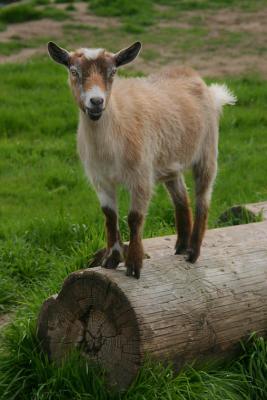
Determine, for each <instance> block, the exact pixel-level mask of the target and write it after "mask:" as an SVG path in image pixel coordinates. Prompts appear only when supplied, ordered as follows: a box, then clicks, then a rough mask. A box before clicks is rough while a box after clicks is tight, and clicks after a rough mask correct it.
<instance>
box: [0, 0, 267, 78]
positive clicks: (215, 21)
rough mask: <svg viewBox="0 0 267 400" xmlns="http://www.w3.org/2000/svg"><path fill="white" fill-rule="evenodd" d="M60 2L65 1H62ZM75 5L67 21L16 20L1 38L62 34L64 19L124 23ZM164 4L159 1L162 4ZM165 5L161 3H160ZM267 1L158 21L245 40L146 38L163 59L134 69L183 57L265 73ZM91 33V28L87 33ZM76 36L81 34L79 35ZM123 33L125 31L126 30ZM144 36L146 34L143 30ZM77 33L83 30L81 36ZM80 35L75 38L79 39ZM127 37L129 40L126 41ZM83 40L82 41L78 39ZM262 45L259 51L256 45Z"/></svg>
mask: <svg viewBox="0 0 267 400" xmlns="http://www.w3.org/2000/svg"><path fill="white" fill-rule="evenodd" d="M59 7H62V5H59ZM75 7H76V11H75V12H73V13H72V19H71V20H69V21H66V20H65V21H53V20H49V19H44V20H41V21H32V22H27V23H20V24H13V25H10V26H9V27H8V29H7V30H6V31H5V32H1V33H0V41H1V42H8V41H9V40H12V38H13V39H14V38H18V37H19V38H20V40H22V41H23V40H25V41H27V40H30V39H33V38H38V37H39V38H41V37H47V36H49V37H51V39H54V40H56V39H60V38H62V37H64V30H63V26H64V25H65V24H66V23H71V24H78V23H79V24H82V25H88V27H90V26H95V27H98V28H100V29H101V28H102V29H107V28H116V27H119V26H120V21H119V19H117V18H104V17H97V16H95V15H93V14H92V13H90V12H89V11H88V9H87V4H85V3H75ZM160 7H161V6H160ZM162 7H163V6H162ZM266 21H267V7H266V8H264V9H262V10H260V11H255V12H243V11H240V10H229V9H222V10H219V11H216V12H207V11H205V12H204V11H203V12H199V11H197V12H193V11H190V12H184V13H183V15H181V16H180V18H179V19H178V20H162V21H159V23H158V25H157V26H156V27H155V29H161V28H166V27H174V28H180V29H190V28H194V27H196V26H201V27H202V28H204V29H207V30H208V32H209V33H208V35H209V37H212V38H215V39H216V38H218V39H219V40H220V37H221V35H222V32H224V33H226V34H231V33H237V34H238V33H240V34H241V35H242V37H241V40H239V41H237V43H234V45H233V46H231V48H230V47H229V48H228V47H227V45H226V46H218V48H216V49H215V50H214V51H212V52H211V51H210V50H209V49H208V48H207V49H205V48H204V49H203V48H201V49H197V48H196V49H194V50H190V49H188V51H185V52H183V54H179V52H177V54H174V53H173V51H172V49H170V48H169V47H168V44H167V43H166V45H164V49H163V48H155V45H154V46H153V45H151V44H149V43H147V44H146V43H144V47H145V48H146V49H150V48H151V49H152V50H155V51H157V52H158V53H159V54H160V57H159V59H157V58H156V59H153V60H144V59H142V57H139V59H138V60H137V61H136V62H135V63H134V64H133V69H136V70H142V71H143V72H145V73H148V72H152V71H155V70H156V69H158V68H159V67H160V66H161V65H162V64H169V63H173V62H175V63H177V62H179V63H185V64H188V65H191V66H193V67H195V68H197V69H198V71H199V72H200V73H201V74H202V75H204V76H222V75H226V74H228V75H238V74H243V73H248V72H251V71H253V72H259V73H260V74H262V75H263V76H266V74H267V52H266V51H264V50H263V51H260V49H261V48H263V49H264V48H265V46H266V37H267V35H266V34H267V23H266ZM88 35H89V34H88ZM77 36H78V35H77ZM125 36H127V34H126V33H125ZM140 36H141V39H142V34H141V35H140ZM78 37H79V36H78ZM75 40H77V39H75ZM127 43H128V42H127ZM77 45H78V46H79V44H77ZM255 49H256V50H257V49H259V51H255ZM45 53H46V41H44V45H42V46H39V47H36V48H31V49H23V50H21V51H19V52H18V53H16V54H12V55H9V56H4V55H0V63H6V62H23V61H26V60H28V59H29V58H32V57H33V56H35V55H40V54H45Z"/></svg>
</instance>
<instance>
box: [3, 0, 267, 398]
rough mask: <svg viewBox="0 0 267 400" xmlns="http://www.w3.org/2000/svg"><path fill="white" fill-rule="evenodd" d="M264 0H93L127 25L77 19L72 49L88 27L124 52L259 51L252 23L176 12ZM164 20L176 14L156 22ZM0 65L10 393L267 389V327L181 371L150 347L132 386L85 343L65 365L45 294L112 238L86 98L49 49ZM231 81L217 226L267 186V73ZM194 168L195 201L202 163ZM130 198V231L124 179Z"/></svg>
mask: <svg viewBox="0 0 267 400" xmlns="http://www.w3.org/2000/svg"><path fill="white" fill-rule="evenodd" d="M56 2H57V3H61V2H62V3H66V6H67V8H68V9H70V11H72V10H73V6H74V7H75V2H73V1H71V0H69V1H64V2H63V0H57V1H56ZM263 4H264V2H263V1H261V0H258V1H257V2H249V1H247V0H245V1H241V0H219V1H217V2H215V1H212V0H203V1H197V0H181V1H179V2H177V1H175V0H166V1H163V0H157V1H156V2H152V1H150V0H148V1H147V2H141V1H139V0H138V1H136V2H132V1H131V2H130V1H129V0H112V1H107V0H91V1H88V6H89V8H90V10H92V11H93V12H94V13H96V14H97V15H101V16H113V17H116V18H117V19H118V21H119V23H118V25H117V26H115V25H114V26H113V27H112V28H110V27H108V28H104V27H103V28H102V27H101V28H99V27H96V26H90V25H87V24H77V23H75V22H74V21H69V20H68V22H67V23H66V24H65V25H64V38H63V39H62V41H61V42H60V44H61V45H62V46H67V45H68V46H69V48H71V46H76V44H77V43H79V45H83V43H84V45H87V42H88V40H90V43H93V44H94V46H95V47H99V46H100V47H102V46H104V47H107V48H108V49H110V50H113V51H116V50H118V49H119V48H122V47H125V43H131V41H134V40H136V39H140V38H141V39H142V41H143V42H144V43H145V46H144V48H143V53H142V57H143V60H144V61H145V62H146V63H152V62H155V61H159V62H160V63H161V62H166V60H167V59H169V58H170V60H173V59H174V57H175V59H177V58H179V59H183V57H184V56H186V55H187V54H188V52H192V51H194V52H196V51H198V52H199V53H201V52H202V51H209V52H210V54H214V52H216V51H220V50H223V51H228V49H230V50H231V49H232V50H236V46H239V47H238V48H239V50H240V51H241V53H242V51H244V50H246V52H249V53H253V52H257V51H259V45H258V44H257V41H256V40H255V47H253V49H252V48H251V46H250V47H249V45H248V38H247V36H246V35H244V34H241V33H239V32H228V31H227V30H226V31H220V32H219V36H218V37H216V38H214V37H212V36H211V35H210V31H209V28H208V27H207V26H206V25H205V20H203V19H201V20H200V19H199V18H198V19H194V20H193V16H192V15H190V16H188V19H187V20H186V21H189V20H190V21H191V22H190V21H189V22H190V24H189V26H185V27H184V28H183V27H181V26H179V27H177V26H175V25H172V24H169V22H173V21H176V20H177V21H180V22H183V18H185V15H186V14H182V11H189V10H201V9H202V10H206V11H205V12H216V10H218V9H219V8H224V7H230V8H232V9H233V8H238V9H245V10H246V11H250V10H253V9H259V8H260V7H262V5H263ZM37 6H38V7H37ZM40 6H41V7H40ZM161 6H163V7H161ZM17 7H18V8H17ZM20 7H22V8H20ZM30 8H31V9H30ZM10 10H11V11H10ZM66 10H67V9H66ZM66 15H69V13H66V12H65V11H61V10H56V8H55V7H54V6H53V1H49V0H34V2H32V3H31V4H30V3H28V4H27V3H26V4H25V3H21V4H18V5H13V6H10V7H6V8H4V9H1V10H0V30H4V29H5V27H6V26H7V25H8V24H9V23H14V22H22V21H28V20H32V19H41V18H43V17H44V16H46V17H49V18H56V19H61V18H62V19H63V18H65V17H66ZM159 21H163V22H166V23H167V24H165V25H164V26H162V27H161V28H160V29H158V25H157V23H158V22H159ZM168 24H169V25H168ZM250 39H251V38H250ZM251 40H252V39H251ZM46 41H47V38H34V39H31V40H28V41H27V46H28V47H35V46H40V45H41V44H42V43H44V42H46ZM114 43H115V45H114ZM146 44H148V46H146ZM114 46H115V47H114ZM262 46H263V47H262V51H265V47H264V45H262ZM23 47H25V44H23V41H22V40H21V39H20V38H18V37H17V38H13V39H12V40H10V41H9V42H5V43H1V44H0V53H2V54H11V53H13V52H15V51H18V50H19V49H21V48H23ZM160 47H161V48H164V55H162V53H161V52H160V50H159V48H160ZM177 54H179V57H178V56H177ZM0 72H1V75H2V76H3V77H4V79H2V80H1V81H0V93H1V102H0V127H1V129H0V170H1V175H0V199H1V202H0V313H8V312H11V313H13V315H14V318H13V323H12V324H11V325H10V326H8V327H7V328H6V329H4V330H1V331H0V336H1V337H0V342H1V346H0V398H1V399H3V400H11V399H22V400H24V399H25V400H26V399H27V400H28V399H33V400H48V399H49V400H50V399H51V400H57V399H60V400H64V399H66V400H69V399H73V400H76V399H77V400H78V399H96V400H98V399H99V400H105V399H111V400H139V399H145V400H152V399H153V400H154V399H162V400H165V399H169V400H180V399H181V400H187V399H188V400H221V399H225V400H241V399H242V400H266V393H267V386H266V385H267V383H266V382H267V380H266V376H267V344H266V341H264V340H263V339H262V338H260V337H257V336H253V337H251V338H250V340H249V341H248V342H245V343H242V345H241V348H240V352H239V356H237V357H236V358H235V359H234V360H232V361H228V362H224V363H218V364H215V365H214V364H210V365H201V366H199V365H192V366H186V367H185V368H184V369H183V370H182V371H180V372H179V374H177V373H174V371H173V369H172V367H171V366H169V367H166V366H162V365H160V364H155V363H153V362H151V361H149V360H148V361H147V362H146V364H145V366H144V367H143V368H142V369H141V371H140V374H139V376H138V377H137V379H136V381H135V382H134V383H133V385H132V386H131V387H130V388H129V390H128V391H127V392H125V393H121V394H118V393H114V392H112V391H110V389H108V388H107V387H106V386H105V373H104V371H101V370H100V369H99V368H98V367H97V366H95V365H91V364H88V362H87V361H86V360H84V359H82V358H80V356H79V354H75V353H73V354H72V355H71V356H70V358H69V359H68V360H66V362H65V363H64V364H62V365H60V366H56V365H54V364H52V363H49V362H48V360H47V358H46V356H45V355H44V354H43V353H42V352H41V350H40V347H39V343H38V342H37V339H36V332H35V329H36V317H37V315H38V311H39V309H40V305H41V304H42V302H43V301H44V299H45V298H47V297H48V296H50V295H52V294H53V293H56V292H57V291H58V290H59V288H60V287H61V284H62V281H63V279H64V278H65V277H66V275H68V274H69V273H70V272H72V271H75V270H77V269H80V268H84V267H86V265H87V262H88V259H89V258H90V256H91V255H92V254H93V253H94V252H95V251H96V250H97V249H99V248H100V247H103V245H104V242H105V239H104V224H103V222H104V221H103V216H102V213H101V210H100V207H99V204H98V201H97V198H96V195H95V193H94V190H93V189H92V188H91V187H90V186H89V185H88V182H87V180H86V178H85V176H84V172H83V169H82V167H81V165H80V162H79V160H78V157H77V154H76V143H75V142H76V140H75V131H76V126H77V109H76V106H75V105H74V103H73V100H72V98H71V95H70V93H69V89H68V87H67V85H66V71H65V70H64V68H62V67H60V66H57V65H55V64H53V63H52V62H51V61H50V60H48V58H38V59H34V60H32V61H30V62H28V63H23V64H17V65H13V64H6V65H0ZM122 74H124V75H127V76H128V75H129V76H131V75H133V76H135V75H142V72H140V71H139V72H136V71H134V70H132V69H131V68H129V69H125V70H124V71H123V72H122ZM210 81H212V80H210ZM223 81H226V83H227V84H228V85H229V87H230V88H231V89H232V90H233V91H234V93H235V94H236V95H237V97H238V100H239V101H238V104H237V105H236V106H235V107H227V108H226V109H225V112H224V115H223V117H222V120H221V133H220V144H219V172H218V177H217V180H216V184H215V188H214V194H213V198H212V206H211V210H210V216H209V227H216V226H218V225H229V224H236V223H246V222H250V221H251V216H250V215H248V214H247V213H245V212H244V213H243V211H242V209H241V212H240V213H234V214H232V213H230V212H229V213H226V215H225V218H222V219H220V218H219V217H220V216H221V214H222V213H224V212H225V210H228V209H229V208H230V207H232V206H233V205H236V204H242V203H249V202H256V201H262V200H265V199H266V197H267V188H266V168H265V164H266V160H265V159H266V153H267V140H266V139H267V116H266V112H265V109H264V107H263V105H264V104H266V103H267V81H266V80H264V79H261V78H260V77H259V76H258V75H256V74H255V75H250V76H239V77H238V78H237V77H232V78H231V77H227V78H225V79H223ZM186 180H187V184H188V187H189V192H190V195H191V197H192V200H194V196H193V185H192V178H191V175H190V174H187V175H186ZM119 198H120V221H119V223H120V228H121V232H122V236H123V239H124V240H126V239H128V228H127V211H128V202H129V198H128V194H127V193H126V192H125V191H123V190H121V191H120V193H119ZM256 219H257V220H259V219H260V216H258V217H257V218H256ZM171 233H174V212H173V207H172V205H171V203H170V201H169V198H168V196H167V194H166V193H165V190H164V188H163V187H162V186H158V187H157V188H156V190H155V194H154V197H153V199H152V202H151V205H150V209H149V214H148V217H147V220H146V225H145V230H144V235H145V237H150V236H157V235H165V234H171ZM74 365H75V368H73V366H74Z"/></svg>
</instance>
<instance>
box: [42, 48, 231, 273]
mask: <svg viewBox="0 0 267 400" xmlns="http://www.w3.org/2000/svg"><path fill="white" fill-rule="evenodd" d="M140 49H141V43H140V42H136V43H134V44H133V45H132V46H130V47H128V48H126V49H124V50H121V51H119V52H118V53H116V54H113V53H110V52H107V51H106V50H104V49H79V50H77V51H75V52H71V53H69V52H68V51H66V50H64V49H62V48H60V47H58V46H57V45H56V44H55V43H53V42H49V44H48V51H49V54H50V56H51V57H52V58H53V60H55V61H56V62H58V63H60V64H63V65H65V66H66V67H67V68H68V70H69V83H70V87H71V90H72V93H73V95H74V98H75V100H76V102H77V104H78V106H79V107H80V120H79V128H78V150H79V154H80V157H81V160H82V162H83V165H84V168H85V171H86V173H87V175H88V177H89V178H90V181H91V182H92V184H93V186H94V188H95V190H96V192H97V195H98V197H99V200H100V203H101V207H102V210H103V212H104V214H105V217H106V230H107V248H106V249H105V251H102V252H100V253H99V254H98V260H99V263H100V264H101V265H102V266H103V267H106V268H116V267H117V265H118V264H119V262H120V261H122V260H123V258H125V265H126V268H127V275H128V276H132V275H133V276H135V277H136V278H139V277H140V269H141V267H142V261H143V257H144V251H143V246H142V227H143V224H144V219H145V214H146V212H147V209H148V205H149V201H150V198H151V195H152V191H153V186H154V185H155V183H156V182H158V181H161V182H164V183H165V185H166V188H167V190H168V192H169V193H170V196H171V198H172V200H173V203H174V206H175V216H176V227H177V234H178V237H177V242H176V249H175V254H182V253H186V254H187V260H188V261H190V262H192V263H194V262H195V261H196V260H197V258H198V256H199V254H200V246H201V242H202V239H203V235H204V231H205V227H206V222H207V218H208V208H209V203H210V197H211V192H212V186H213V182H214V179H215V176H216V168H217V148H218V125H219V115H220V112H221V110H222V107H223V105H225V104H234V103H235V97H234V96H233V95H232V94H231V93H230V91H229V90H228V89H227V87H226V86H222V85H216V84H213V85H211V86H210V87H208V86H207V85H206V84H205V83H204V81H203V80H202V79H201V78H200V77H199V75H198V74H197V73H196V72H195V71H193V70H191V69H188V68H177V67H173V68H169V69H167V70H163V71H162V72H159V73H157V74H153V75H151V76H149V77H147V78H128V79H121V78H120V79H119V78H116V79H114V76H115V74H116V70H117V68H118V67H120V66H122V65H124V64H128V63H130V62H131V61H133V60H134V59H135V58H136V57H137V55H138V53H139V51H140ZM188 168H192V169H193V175H194V179H195V185H196V210H195V221H194V224H193V226H192V215H191V209H190V205H189V200H188V196H187V191H186V187H185V184H184V180H183V175H182V173H183V172H184V170H186V169H188ZM120 184H122V185H124V186H125V187H126V188H127V189H128V190H129V192H130V194H131V208H130V212H129V215H128V224H129V229H130V243H129V247H128V249H127V251H126V252H125V253H126V254H124V251H123V250H124V247H123V244H122V241H121V238H120V233H119V226H118V211H117V205H116V188H117V186H118V185H120ZM100 255H101V257H100ZM124 256H125V257H124Z"/></svg>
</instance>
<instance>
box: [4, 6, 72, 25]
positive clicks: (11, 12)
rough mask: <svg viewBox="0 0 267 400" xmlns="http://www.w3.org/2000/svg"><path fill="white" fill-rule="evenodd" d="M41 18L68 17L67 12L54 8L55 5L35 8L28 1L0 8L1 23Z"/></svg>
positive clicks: (59, 18)
mask: <svg viewBox="0 0 267 400" xmlns="http://www.w3.org/2000/svg"><path fill="white" fill-rule="evenodd" d="M45 4H47V3H45ZM48 4H49V3H48ZM42 18H51V19H55V20H58V21H61V20H63V19H66V18H68V14H67V13H66V12H65V11H63V10H59V9H56V8H55V7H51V6H49V5H47V6H46V7H44V8H43V9H42V10H41V9H39V8H36V7H35V4H30V3H21V4H20V3H18V4H12V5H10V6H7V7H3V8H1V9H0V22H1V24H3V23H5V24H13V23H18V22H25V21H33V20H39V19H42ZM2 26H3V25H2Z"/></svg>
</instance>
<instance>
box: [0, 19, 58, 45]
mask: <svg viewBox="0 0 267 400" xmlns="http://www.w3.org/2000/svg"><path fill="white" fill-rule="evenodd" d="M61 25H62V24H61V23H59V22H57V21H52V20H50V19H42V20H40V21H29V22H27V23H25V22H24V23H19V24H10V25H9V26H8V28H7V30H6V31H4V32H1V34H0V40H1V42H8V41H9V40H10V39H12V38H14V37H19V38H20V39H21V40H29V39H33V38H36V37H41V36H47V35H49V36H51V37H53V36H54V37H59V36H61V34H62V27H61Z"/></svg>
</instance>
